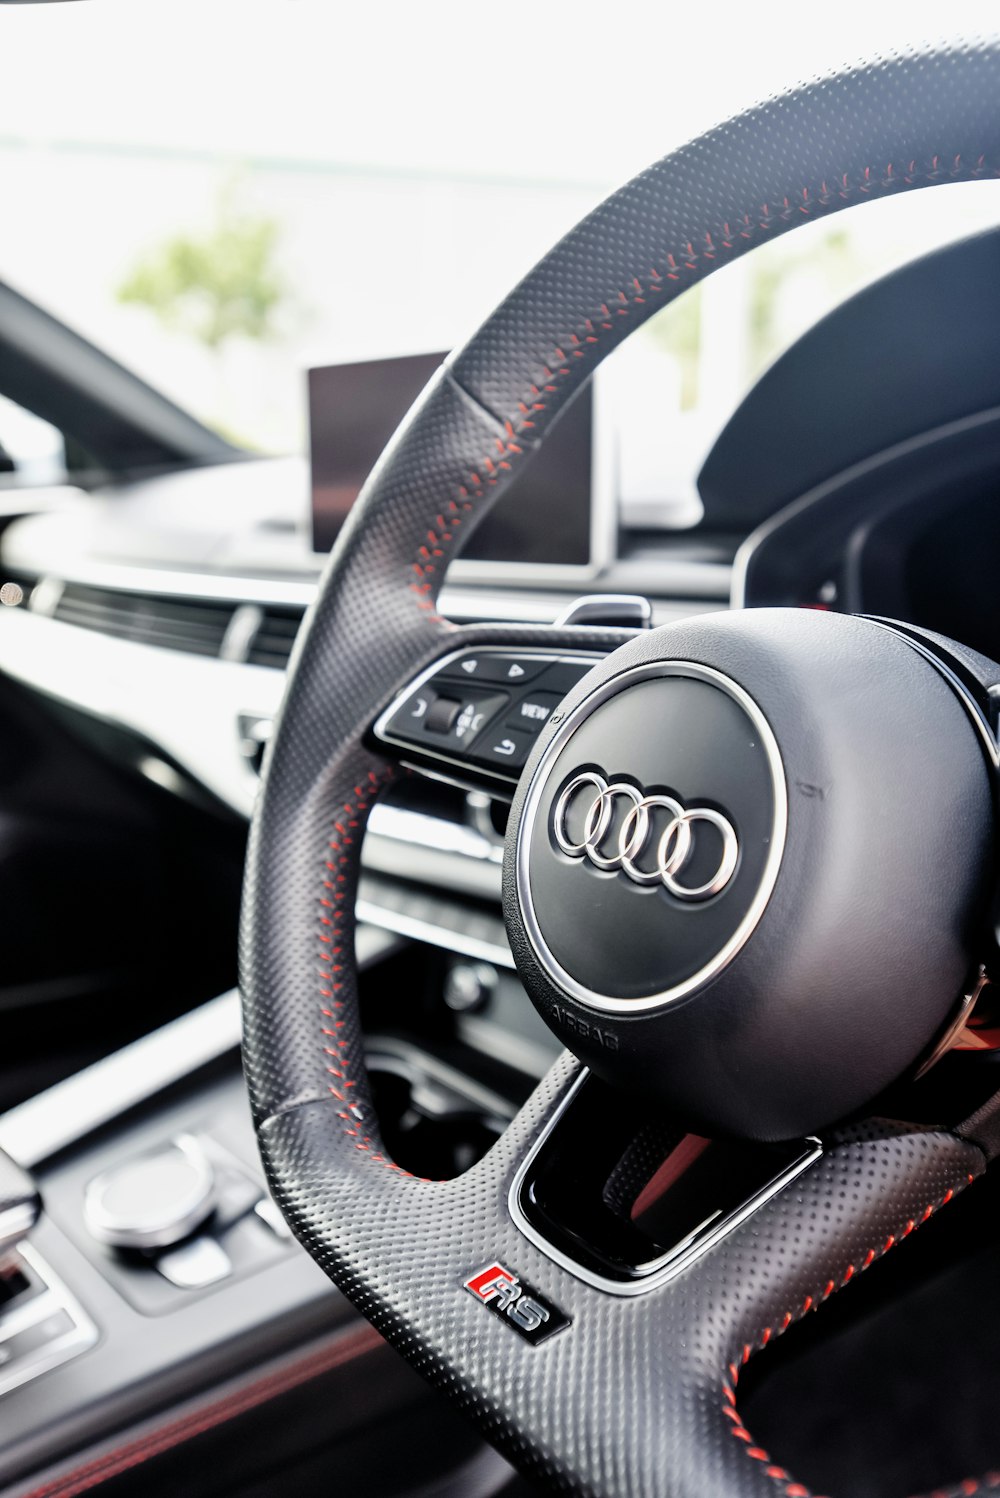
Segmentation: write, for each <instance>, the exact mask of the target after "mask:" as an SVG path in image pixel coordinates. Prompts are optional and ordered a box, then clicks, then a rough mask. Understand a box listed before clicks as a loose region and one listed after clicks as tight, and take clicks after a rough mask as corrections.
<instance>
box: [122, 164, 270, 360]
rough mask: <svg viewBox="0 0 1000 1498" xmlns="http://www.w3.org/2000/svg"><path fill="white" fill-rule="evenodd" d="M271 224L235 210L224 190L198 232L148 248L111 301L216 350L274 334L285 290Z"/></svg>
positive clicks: (267, 219) (234, 198)
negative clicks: (211, 218)
mask: <svg viewBox="0 0 1000 1498" xmlns="http://www.w3.org/2000/svg"><path fill="white" fill-rule="evenodd" d="M279 237H280V231H279V227H278V224H277V222H276V221H275V220H274V219H271V218H267V217H266V216H264V215H260V214H254V213H251V212H248V211H247V210H245V209H241V208H240V207H239V205H238V203H237V201H236V197H235V194H234V193H233V192H232V191H231V190H226V191H225V192H223V193H222V194H221V196H220V198H219V204H218V209H217V213H216V221H215V224H214V225H213V226H212V228H211V229H210V230H209V231H208V232H207V233H205V234H203V235H197V234H177V235H174V236H173V237H171V238H170V239H168V240H166V241H165V242H164V243H163V244H161V245H159V246H157V247H155V248H154V249H151V250H149V251H147V252H146V253H145V254H143V255H142V256H141V257H140V258H139V260H138V261H137V262H136V264H135V265H134V267H133V269H132V270H131V272H130V273H129V274H128V276H127V277H126V278H125V280H124V281H123V282H122V284H121V285H120V286H119V288H118V291H117V296H118V300H119V301H120V302H124V303H132V304H135V305H139V306H144V307H148V308H149V309H150V310H151V311H152V312H153V313H154V314H155V315H156V317H157V318H158V319H159V321H160V322H161V323H162V324H163V326H164V327H166V328H169V329H170V330H171V331H176V332H183V333H187V334H189V335H190V336H191V337H192V338H196V339H197V340H198V341H199V343H202V344H204V345H205V347H206V348H208V349H210V350H212V352H213V353H217V352H218V351H219V350H220V349H221V348H222V346H223V345H224V344H225V343H227V342H228V341H229V340H230V339H232V338H237V337H240V338H249V339H253V340H255V341H257V342H263V341H266V340H268V339H272V338H275V337H277V336H278V335H279V333H280V331H281V330H280V319H279V313H280V312H281V310H282V308H283V306H284V304H285V302H286V301H287V299H288V286H287V284H286V282H285V279H284V277H283V275H282V274H281V271H280V269H279V266H278V253H277V252H278V241H279Z"/></svg>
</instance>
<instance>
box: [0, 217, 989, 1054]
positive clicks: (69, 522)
mask: <svg viewBox="0 0 1000 1498" xmlns="http://www.w3.org/2000/svg"><path fill="white" fill-rule="evenodd" d="M998 272H1000V231H991V232H989V233H987V234H982V235H979V236H976V237H975V238H973V239H968V240H963V241H960V242H958V243H956V244H954V245H950V246H947V247H945V248H944V249H943V250H939V251H936V252H935V253H934V254H932V255H929V256H927V257H925V258H923V259H921V260H918V261H914V262H913V263H912V264H910V265H908V266H905V267H904V268H903V269H902V270H900V271H897V272H895V273H893V274H892V275H891V276H888V277H886V278H884V279H883V280H882V281H879V282H876V283H874V284H873V285H872V286H869V287H868V288H866V289H865V290H864V291H862V292H861V293H859V294H858V295H857V296H855V297H853V298H851V299H850V300H849V301H847V302H845V303H844V304H843V305H842V306H841V307H839V308H837V309H836V310H835V311H834V312H833V313H831V314H830V315H829V316H828V317H826V318H825V319H823V320H822V321H821V322H819V323H818V324H817V325H816V326H815V327H814V328H813V329H811V330H810V332H809V333H807V334H806V335H805V336H804V337H803V338H802V339H800V340H799V341H798V343H796V344H795V345H794V346H793V347H792V348H791V349H789V350H788V352H787V353H786V354H785V355H783V356H782V357H781V358H780V359H779V360H778V361H777V362H776V363H775V364H774V365H773V366H772V367H771V368H770V369H769V370H768V371H767V372H766V373H765V375H764V376H763V377H762V379H761V380H760V381H759V382H758V384H757V385H756V386H755V387H754V388H753V389H752V390H751V391H750V393H749V395H748V396H747V397H746V398H745V400H744V401H743V403H742V404H741V406H740V407H739V409H738V410H737V411H736V412H735V413H734V415H733V417H732V418H731V420H730V421H729V423H728V424H727V426H726V428H725V429H724V431H723V432H722V433H721V435H720V436H719V438H718V439H717V441H716V443H715V445H714V447H713V449H712V451H711V453H710V454H709V456H708V458H707V460H706V462H705V465H704V467H703V469H702V473H701V475H700V479H699V488H700V491H701V496H702V500H703V503H704V510H705V514H704V519H703V521H702V523H701V524H700V526H699V527H697V528H696V529H694V530H692V531H690V532H687V533H680V532H667V531H651V530H650V529H649V528H648V526H640V525H634V524H631V523H630V519H629V516H628V515H627V514H626V513H623V512H621V511H619V512H618V513H617V514H616V515H614V516H612V520H611V523H612V525H613V528H614V531H615V535H616V537H617V540H616V544H615V545H614V546H613V547H612V548H610V550H609V552H608V553H607V554H606V555H605V556H603V557H600V558H596V559H595V565H593V566H592V567H591V568H590V569H589V570H588V572H587V575H586V576H585V577H584V578H581V577H580V576H579V575H578V573H577V572H576V571H575V570H574V569H566V568H559V567H553V568H550V569H546V568H545V567H539V566H538V565H525V566H523V567H520V568H519V567H518V565H517V564H513V565H510V564H506V565H505V566H504V568H503V569H502V570H501V571H498V572H492V573H491V572H490V571H489V569H488V568H487V569H485V570H483V569H482V567H479V568H478V569H477V568H473V569H472V570H467V571H465V572H462V571H461V570H460V569H455V570H454V571H453V573H452V574H451V575H450V576H449V583H448V586H447V587H446V589H445V592H444V596H443V599H442V609H443V612H444V613H445V614H446V615H448V616H450V617H451V618H453V619H455V620H456V621H462V622H466V621H490V620H502V621H520V622H535V623H540V624H546V623H548V624H551V623H553V622H554V621H555V620H556V619H557V618H559V617H560V616H562V615H563V614H564V612H565V610H566V609H567V607H568V606H569V605H571V604H572V603H573V600H574V599H575V598H577V597H578V596H579V595H580V594H581V593H587V594H597V595H605V594H606V595H621V594H626V595H641V596H642V597H643V598H646V599H648V600H649V603H650V606H651V616H652V621H653V622H654V623H655V624H664V623H669V622H670V621H671V620H674V619H678V618H683V617H686V616H690V615H691V614H693V613H695V612H699V611H707V610H713V609H721V608H728V607H737V608H744V607H759V606H767V605H794V606H801V607H810V608H827V609H843V610H847V611H851V612H865V613H872V614H879V615H888V616H891V617H893V618H897V619H900V620H903V621H908V622H910V623H914V624H919V625H923V626H926V627H928V628H931V629H935V630H938V631H940V632H942V633H944V634H947V635H951V636H953V637H955V638H957V639H958V640H960V641H962V642H964V643H966V644H967V645H969V646H972V647H973V648H975V649H977V650H979V651H981V652H983V653H985V654H989V655H993V656H997V655H1000V610H998V609H997V606H996V604H995V602H994V588H993V579H994V578H995V577H996V575H997V571H998V566H1000V506H998V504H997V502H996V500H997V494H998V491H1000V360H998V359H997V358H996V353H995V351H996V342H995V338H994V334H993V329H994V327H995V326H996V325H998V324H1000V274H998ZM918 313H919V316H918ZM4 498H5V509H6V521H7V523H6V524H5V527H4V528H3V530H2V532H0V582H3V583H6V584H8V585H9V586H8V587H7V589H6V590H5V601H6V602H7V604H8V606H7V607H5V608H0V672H3V673H5V674H6V675H7V676H9V677H11V678H12V679H14V680H15V681H18V682H20V683H22V684H23V685H25V686H28V687H30V688H31V689H33V690H34V691H35V692H37V693H39V694H41V695H42V696H43V697H46V698H49V699H53V700H55V701H56V702H58V703H59V704H61V705H62V706H63V707H69V708H71V709H74V710H75V711H76V713H77V714H78V716H79V722H80V724H81V725H82V726H83V730H84V731H86V725H87V724H88V723H89V724H94V723H99V724H100V725H101V727H102V738H101V743H102V746H103V750H104V752H106V753H110V754H112V756H113V757H115V758H116V759H117V761H118V762H119V764H120V765H121V766H122V767H124V768H125V769H127V770H128V771H129V772H130V773H135V774H139V775H141V776H144V777H145V778H147V779H149V780H152V781H154V782H155V783H156V784H157V785H159V786H161V787H162V788H164V789H166V790H168V791H170V792H172V793H174V794H176V795H178V796H181V797H184V798H186V799H188V800H189V801H193V802H196V803H197V804H199V805H200V806H202V808H203V809H204V810H205V811H206V812H207V813H208V814H210V815H214V816H225V817H229V818H233V817H235V818H237V819H243V820H245V819H247V818H248V817H249V815H250V813H251V811H252V808H253V803H254V798H255V794H256V791H257V787H258V784H259V771H260V764H261V759H262V755H263V753H264V751H265V748H266V744H267V741H268V737H269V735H270V732H271V726H272V724H273V721H274V718H275V715H276V713H277V711H278V708H279V706H280V702H281V697H282V692H283V686H284V679H285V670H286V668H287V664H288V660H289V656H290V654H291V651H292V648H293V646H294V642H295V637H296V634H297V632H298V630H299V628H300V627H301V624H302V621H303V618H304V616H305V614H306V612H307V610H308V608H309V606H310V604H311V602H312V600H313V598H314V597H315V595H316V591H317V586H318V577H319V570H320V567H321V565H322V559H321V558H319V557H317V556H316V555H315V554H314V553H313V550H312V542H311V533H310V526H309V502H308V500H309V472H308V468H307V465H306V463H305V461H304V460H302V461H300V460H297V459H282V460H259V461H249V462H248V461H242V462H234V463H223V464H219V465H216V466H213V467H207V468H201V469H196V470H189V471H182V472H173V473H168V474H162V475H154V476H147V477H141V478H137V479H135V480H134V481H133V482H131V483H128V484H124V485H121V484H120V485H117V486H116V487H114V488H107V489H103V490H101V489H99V490H97V491H94V492H91V493H88V494H86V495H84V494H82V493H79V492H73V491H68V490H59V491H53V492H52V494H51V495H50V496H48V502H46V496H45V495H44V494H38V493H37V492H36V493H35V494H34V495H33V496H32V501H31V504H32V509H33V511H34V512H33V513H31V514H22V515H18V512H17V495H16V494H15V493H14V492H9V493H8V494H7V495H6V496H5V497H4ZM0 521H2V517H0ZM386 706H387V707H388V706H389V705H388V704H387V705H386ZM108 730H110V732H111V737H110V738H109V736H108V732H107V731H108ZM496 794H497V795H498V796H499V797H500V803H499V807H497V806H494V807H493V808H492V809H491V807H490V801H489V798H488V797H487V796H486V795H482V794H480V795H478V796H473V797H468V796H466V795H464V794H463V793H462V792H461V791H459V790H455V789H452V788H446V787H437V788H434V787H428V786H427V785H426V784H423V785H414V786H410V787H409V788H408V789H407V790H406V791H405V792H403V793H400V794H398V795H397V796H396V797H395V799H393V800H390V801H387V802H383V803H381V804H380V805H379V806H378V807H376V809H375V813H374V815H373V817H372V820H371V824H370V831H369V835H368V837H367V840H366V844H365V850H364V865H365V884H364V887H363V890H362V904H361V907H360V908H359V914H360V915H361V916H362V918H363V919H364V920H365V921H366V922H370V923H371V924H373V925H375V926H382V927H383V928H385V929H387V930H390V931H394V932H396V933H398V934H401V935H403V936H406V937H409V938H413V937H419V938H420V939H422V940H424V941H425V942H428V943H431V944H433V945H435V946H437V947H439V948H443V949H445V950H446V951H448V952H450V953H452V954H458V955H460V956H464V957H468V958H470V959H472V960H474V961H485V962H487V963H491V964H493V965H494V967H496V968H497V969H498V970H501V971H509V970H510V968H511V959H510V954H509V950H508V949H507V944H506V937H505V934H504V928H503V923H502V920H501V917H500V909H499V896H500V870H501V862H502V838H501V832H502V826H503V805H502V798H503V795H504V788H503V786H500V787H499V788H498V790H497V792H496ZM509 1039H510V1037H509V1036H508V1041H509ZM522 1039H523V1036H522ZM526 1044H527V1045H528V1047H529V1049H530V1048H531V1047H532V1046H534V1047H536V1048H537V1047H538V1046H540V1045H542V1046H544V1041H543V1040H541V1038H540V1037H539V1036H537V1035H532V1036H530V1037H529V1038H528V1040H527V1042H526ZM542 1059H544V1058H543V1057H540V1056H538V1055H536V1063H540V1061H541V1060H542ZM533 1069H534V1070H537V1064H536V1065H534V1067H533Z"/></svg>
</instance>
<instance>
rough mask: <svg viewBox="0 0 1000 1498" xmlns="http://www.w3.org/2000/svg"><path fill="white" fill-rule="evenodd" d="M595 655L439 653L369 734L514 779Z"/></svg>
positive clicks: (500, 777)
mask: <svg viewBox="0 0 1000 1498" xmlns="http://www.w3.org/2000/svg"><path fill="white" fill-rule="evenodd" d="M600 659H601V657H600V656H598V655H553V654H551V653H549V654H545V653H541V652H533V651H521V652H513V651H509V650H499V649H490V648H488V649H485V650H479V651H476V650H465V651H462V652H460V653H458V654H456V655H453V656H447V657H446V658H445V659H444V660H443V661H439V662H437V664H436V665H434V666H433V667H431V669H430V670H429V671H425V672H424V674H423V675H422V676H420V677H418V678H417V680H416V681H415V682H414V683H413V685H412V686H411V687H408V688H407V690H406V691H405V692H404V693H403V694H402V696H401V697H399V698H397V700H396V701H395V702H394V703H393V704H392V706H391V707H390V708H389V709H388V711H387V712H385V713H383V715H382V717H381V718H380V719H379V721H378V722H377V723H376V725H375V733H376V736H377V737H378V738H380V739H382V740H383V742H384V743H387V744H394V745H396V746H398V747H400V748H406V749H417V750H419V751H420V754H421V756H424V757H429V758H431V759H434V760H444V761H446V762H447V763H449V764H452V765H457V766H460V767H461V768H463V769H465V770H466V771H467V772H469V771H471V772H473V773H475V772H478V773H479V774H480V775H482V774H485V775H487V776H489V777H490V778H491V779H494V780H505V781H508V782H514V781H516V780H517V778H518V776H519V775H520V773H521V771H522V769H523V768H524V765H525V763H526V761H527V758H528V755H529V754H530V753H531V750H532V747H533V745H534V742H535V740H536V738H537V737H538V735H539V733H541V731H542V729H543V728H544V726H545V724H546V723H547V722H548V721H549V719H550V717H551V716H552V714H553V713H554V712H555V711H556V709H557V708H558V706H559V704H560V702H561V701H562V699H563V698H564V697H565V696H566V694H567V692H569V691H570V689H571V688H572V687H575V686H576V684H577V682H578V681H579V680H580V679H581V678H582V677H584V676H586V674H587V672H588V671H589V670H590V669H591V668H592V667H593V666H594V665H595V664H596V662H597V661H599V660H600Z"/></svg>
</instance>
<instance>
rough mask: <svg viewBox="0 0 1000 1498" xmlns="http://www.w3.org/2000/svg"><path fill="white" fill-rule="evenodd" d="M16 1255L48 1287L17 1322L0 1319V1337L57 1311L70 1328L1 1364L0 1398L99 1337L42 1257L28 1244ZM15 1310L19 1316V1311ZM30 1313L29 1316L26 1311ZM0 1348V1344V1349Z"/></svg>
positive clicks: (81, 1349)
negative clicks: (68, 1320)
mask: <svg viewBox="0 0 1000 1498" xmlns="http://www.w3.org/2000/svg"><path fill="white" fill-rule="evenodd" d="M18 1253H19V1255H20V1257H21V1258H22V1259H23V1260H24V1262H25V1263H26V1264H27V1265H28V1266H29V1268H30V1269H31V1270H32V1271H33V1272H34V1274H35V1275H36V1276H37V1277H38V1279H40V1280H41V1281H42V1283H43V1284H44V1285H46V1286H47V1287H48V1288H47V1290H46V1291H45V1292H44V1293H43V1294H42V1295H39V1296H38V1297H37V1298H35V1299H32V1300H30V1301H27V1302H26V1303H25V1306H24V1307H23V1310H24V1312H25V1315H24V1317H23V1318H22V1317H21V1316H20V1314H18V1319H17V1321H16V1323H14V1322H8V1320H7V1318H6V1317H4V1318H0V1338H4V1339H5V1338H6V1337H7V1336H8V1335H10V1336H16V1335H17V1333H18V1332H19V1331H24V1330H26V1329H27V1328H28V1327H31V1326H36V1325H37V1324H38V1323H39V1322H41V1321H44V1320H46V1319H47V1318H48V1317H49V1316H52V1315H54V1314H56V1313H58V1312H59V1311H65V1312H66V1314H67V1316H68V1317H69V1319H70V1320H71V1321H72V1323H73V1325H72V1327H71V1328H70V1329H69V1330H68V1331H66V1332H64V1333H63V1334H62V1335H61V1336H59V1337H55V1338H54V1339H53V1340H52V1341H51V1342H47V1343H45V1344H43V1346H41V1347H39V1348H38V1350H37V1352H36V1353H35V1354H32V1353H28V1354H27V1355H26V1356H25V1357H23V1358H19V1359H18V1360H17V1361H16V1362H13V1363H10V1364H8V1365H7V1367H6V1368H5V1367H4V1366H3V1365H2V1363H0V1395H3V1394H6V1393H7V1392H8V1390H10V1389H16V1388H18V1387H19V1386H20V1385H21V1384H26V1383H30V1382H31V1380H32V1379H34V1378H38V1377H39V1376H40V1375H41V1374H43V1373H48V1371H49V1370H50V1369H51V1368H57V1367H58V1366H59V1364H60V1363H65V1362H67V1361H68V1360H69V1359H70V1358H74V1357H76V1356H77V1354H78V1353H81V1352H86V1351H87V1350H88V1348H91V1347H93V1346H94V1344H95V1342H96V1341H97V1337H98V1332H97V1327H96V1326H95V1325H94V1323H93V1321H91V1319H90V1317H89V1316H88V1315H87V1313H86V1311H85V1310H84V1309H83V1307H82V1306H81V1305H80V1303H79V1301H78V1300H76V1298H75V1297H74V1296H73V1295H71V1294H70V1292H69V1290H67V1288H66V1286H65V1285H64V1284H63V1282H62V1280H61V1279H59V1278H58V1276H57V1275H55V1274H53V1272H52V1270H51V1269H50V1268H49V1266H48V1264H47V1263H46V1262H45V1260H44V1259H43V1258H42V1257H41V1255H40V1254H38V1253H37V1252H36V1251H35V1249H33V1248H31V1247H29V1246H28V1245H24V1246H23V1247H22V1248H20V1249H19V1250H18ZM15 1306H16V1302H15ZM17 1309H18V1312H19V1313H20V1309H21V1308H17ZM32 1310H33V1314H30V1315H29V1314H28V1313H29V1311H32ZM2 1345H3V1344H2V1341H0V1347H2Z"/></svg>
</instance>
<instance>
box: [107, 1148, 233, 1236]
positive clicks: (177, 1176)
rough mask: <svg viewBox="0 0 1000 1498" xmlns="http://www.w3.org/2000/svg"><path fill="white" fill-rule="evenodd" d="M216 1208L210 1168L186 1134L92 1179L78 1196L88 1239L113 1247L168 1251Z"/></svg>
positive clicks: (208, 1162) (202, 1151) (214, 1188)
mask: <svg viewBox="0 0 1000 1498" xmlns="http://www.w3.org/2000/svg"><path fill="white" fill-rule="evenodd" d="M215 1204H216V1181H215V1173H214V1171H213V1169H212V1163H211V1161H210V1160H209V1159H208V1157H207V1156H206V1154H205V1151H204V1150H203V1149H202V1147H201V1145H200V1144H199V1143H198V1141H197V1139H195V1138H194V1137H193V1136H192V1135H190V1134H180V1135H178V1136H177V1138H176V1139H173V1140H171V1142H170V1143H169V1144H167V1145H165V1146H162V1147H160V1148H158V1149H156V1150H153V1151H151V1152H149V1153H148V1154H143V1155H136V1156H134V1157H133V1158H132V1159H131V1160H127V1161H126V1162H125V1163H124V1164H122V1165H116V1166H113V1167H112V1169H110V1170H107V1171H104V1172H102V1174H101V1175H99V1176H95V1177H94V1179H93V1180H92V1181H91V1182H90V1184H89V1186H88V1187H87V1190H86V1194H85V1196H84V1203H83V1214H84V1220H85V1221H86V1224H87V1227H88V1229H89V1231H90V1233H91V1235H92V1236H93V1237H94V1238H96V1239H97V1241H98V1242H99V1243H107V1244H109V1245H111V1246H112V1247H114V1248H132V1249H140V1250H149V1249H158V1248H169V1247H170V1246H171V1245H172V1244H174V1243H179V1242H180V1241H181V1240H182V1239H184V1238H187V1237H189V1236H190V1234H192V1233H193V1232H195V1231H196V1230H197V1229H198V1228H200V1227H201V1226H202V1224H203V1223H204V1222H205V1221H206V1219H207V1218H208V1217H209V1216H210V1215H211V1213H212V1211H213V1210H214V1208H215Z"/></svg>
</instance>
